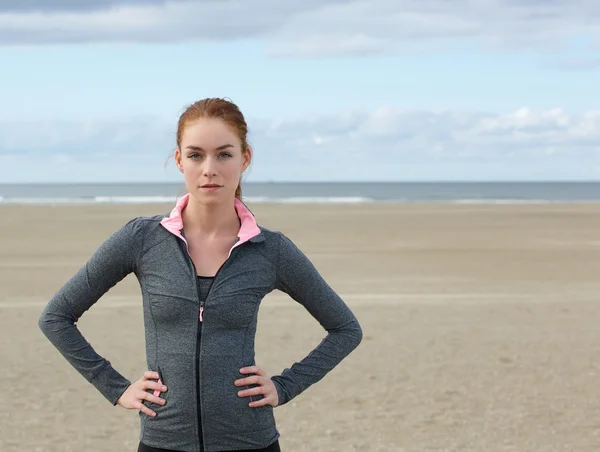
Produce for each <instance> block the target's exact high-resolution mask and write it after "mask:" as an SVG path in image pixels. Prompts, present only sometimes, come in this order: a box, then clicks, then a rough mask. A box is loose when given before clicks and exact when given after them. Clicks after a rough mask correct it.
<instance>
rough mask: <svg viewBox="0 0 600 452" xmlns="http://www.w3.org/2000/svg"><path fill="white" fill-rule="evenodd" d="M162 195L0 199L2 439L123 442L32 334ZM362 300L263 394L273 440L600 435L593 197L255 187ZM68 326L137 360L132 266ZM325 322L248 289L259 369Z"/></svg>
mask: <svg viewBox="0 0 600 452" xmlns="http://www.w3.org/2000/svg"><path fill="white" fill-rule="evenodd" d="M171 207H172V206H171V205H145V206H144V205H142V206H137V205H129V206H85V207H83V206H59V207H50V206H45V207H34V206H0V228H1V231H2V234H1V238H0V358H1V363H2V364H1V366H0V369H1V370H2V380H1V384H2V388H3V397H2V408H0V450H1V451H3V452H9V451H97V452H102V451H134V450H135V449H136V447H137V442H138V434H139V430H138V429H139V421H138V414H137V412H135V411H128V410H124V409H122V408H120V407H113V406H111V405H110V404H109V403H108V402H107V401H106V400H105V399H104V398H103V397H102V396H101V395H100V393H98V392H97V391H96V390H95V388H93V387H92V386H91V385H90V384H88V383H87V382H86V381H85V380H84V379H83V378H82V377H81V376H80V375H79V374H78V373H77V372H76V371H75V370H74V369H73V368H71V367H70V366H69V365H68V363H67V362H66V361H65V360H64V359H63V358H62V356H60V355H59V354H58V352H57V351H56V350H55V349H54V348H53V347H52V346H51V344H50V343H49V342H48V341H47V340H46V339H45V337H44V336H43V335H42V333H41V331H40V330H39V329H38V327H37V319H38V317H39V314H40V313H41V310H42V309H43V306H44V305H45V303H46V302H47V300H48V299H49V298H50V297H51V296H52V295H53V293H54V292H55V291H56V290H58V288H59V287H60V286H61V285H62V284H64V282H65V281H66V280H67V279H68V278H69V277H70V276H71V275H72V274H73V273H74V272H76V271H77V269H78V268H79V267H80V266H81V265H82V264H83V263H84V262H85V260H86V259H87V258H88V257H89V255H90V254H91V253H92V252H93V250H94V249H95V248H96V247H97V246H98V245H99V244H100V243H101V241H102V240H103V239H104V238H106V237H107V236H108V235H109V234H110V233H111V232H112V231H113V230H114V229H116V228H118V227H119V226H120V225H122V224H123V223H124V222H126V221H127V220H129V219H130V218H132V217H134V216H137V215H152V214H156V213H167V212H169V211H170V209H171ZM250 207H251V209H252V210H253V212H254V213H255V214H256V216H257V218H258V220H259V223H260V224H262V225H264V226H266V227H269V228H272V229H279V230H282V231H284V232H285V233H286V234H287V235H288V236H289V237H290V238H292V240H294V241H295V242H296V244H298V246H299V247H300V248H301V249H303V250H304V251H305V253H306V254H307V255H308V256H309V257H310V258H311V259H312V260H313V262H314V263H315V265H316V266H317V268H318V269H319V270H320V271H321V273H322V274H323V276H325V278H326V279H327V280H328V281H329V282H330V284H331V285H332V286H333V287H334V288H335V289H336V290H337V291H338V292H339V293H340V294H341V295H342V297H343V298H344V299H345V300H346V301H347V303H348V305H349V306H350V307H351V308H352V309H353V311H354V312H355V313H356V315H357V317H358V318H359V320H360V322H361V324H362V326H363V329H364V340H363V342H362V344H361V345H360V346H359V348H358V349H357V350H356V351H355V352H353V353H352V354H351V355H350V356H349V357H348V358H347V359H346V360H345V361H343V362H342V364H341V365H340V366H339V367H337V368H336V369H335V370H334V371H332V372H331V373H330V374H329V375H328V376H327V377H326V378H325V379H324V380H322V381H321V382H319V383H318V384H316V385H314V386H313V387H311V388H310V389H308V390H307V391H306V392H304V393H303V394H301V395H300V396H298V397H297V398H296V399H294V400H293V401H292V402H290V403H289V404H287V405H285V406H282V407H278V408H276V410H275V413H276V419H277V423H278V427H279V430H280V432H281V440H280V441H281V445H282V449H283V451H285V452H288V451H344V452H346V451H438V452H441V451H536V452H540V451H578V452H579V451H597V450H599V449H600V299H599V296H600V295H599V294H600V278H599V276H600V205H593V204H589V205H585V204H580V205H563V204H547V205H434V204H429V205H426V204H423V205H393V204H390V205H384V204H381V205H376V204H375V205H352V206H349V205H347V206H344V205H338V206H331V205H329V206H324V205H313V206H290V205H258V204H257V205H253V204H250ZM79 326H80V328H81V330H82V331H83V333H84V335H85V336H86V338H87V339H88V340H89V341H90V342H91V343H92V344H93V345H94V347H95V348H96V350H97V351H98V352H99V353H101V354H102V355H103V356H105V357H106V358H108V359H109V360H110V361H111V362H112V363H113V365H114V366H115V367H116V368H117V369H118V370H119V371H121V372H122V373H123V374H124V375H126V376H127V377H128V378H130V379H137V378H139V376H140V375H141V374H142V372H143V371H144V370H145V355H144V339H143V324H142V315H141V299H140V295H139V287H138V286H137V281H136V280H135V276H133V275H130V276H129V277H127V278H126V279H125V280H124V281H123V282H121V283H120V284H119V285H117V286H116V287H115V288H113V289H112V290H111V291H110V292H109V293H108V294H106V295H105V297H103V298H102V299H101V300H100V301H99V302H98V303H97V304H96V305H95V306H94V307H93V308H92V309H91V310H90V311H89V312H88V313H87V314H86V315H84V317H83V318H82V319H81V321H80V323H79ZM323 335H324V331H323V330H322V329H321V327H320V326H319V324H318V323H317V322H316V321H315V320H314V319H313V318H312V317H311V316H310V315H309V314H308V313H307V312H306V311H305V310H304V309H303V308H302V307H300V306H299V305H298V304H297V303H295V302H294V301H293V300H291V299H290V298H289V297H287V296H286V295H285V294H282V293H279V292H275V293H273V294H271V295H269V296H268V297H267V298H265V300H264V301H263V305H262V307H261V311H260V315H259V330H258V336H257V362H258V363H259V364H260V365H261V366H263V367H264V368H265V370H266V371H267V372H268V373H269V374H275V373H278V372H280V371H281V370H282V369H283V368H284V367H287V366H289V365H291V364H292V363H293V362H294V361H295V360H297V359H300V358H302V357H303V356H304V355H305V354H307V353H308V352H309V351H310V350H311V349H312V347H314V346H315V345H316V344H318V342H319V341H320V340H321V338H322V337H323Z"/></svg>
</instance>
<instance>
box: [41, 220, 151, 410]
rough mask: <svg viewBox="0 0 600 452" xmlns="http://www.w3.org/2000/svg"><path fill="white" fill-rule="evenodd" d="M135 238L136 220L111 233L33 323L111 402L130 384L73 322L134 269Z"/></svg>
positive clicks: (137, 243)
mask: <svg viewBox="0 0 600 452" xmlns="http://www.w3.org/2000/svg"><path fill="white" fill-rule="evenodd" d="M140 236H141V234H140V233H139V228H138V223H137V222H136V219H133V220H131V221H129V222H128V223H127V224H126V225H124V226H123V227H121V228H120V229H118V230H117V231H115V232H114V233H113V234H112V235H111V236H110V237H109V238H108V239H106V240H105V241H104V243H102V244H101V245H100V247H99V248H98V249H97V250H96V251H95V252H94V254H93V255H92V256H91V258H90V259H89V260H88V262H87V263H86V264H85V265H84V266H83V267H82V268H81V269H79V271H78V272H77V273H76V274H75V275H74V276H72V277H71V279H70V280H69V281H67V283H66V284H64V285H63V286H62V287H61V288H60V289H59V291H58V292H57V293H56V294H55V295H54V296H53V297H52V299H51V300H50V301H49V302H48V304H47V305H46V307H45V308H44V310H43V312H42V314H41V316H40V318H39V321H38V325H39V327H40V329H41V330H42V332H43V333H44V334H45V335H46V337H47V338H48V339H49V340H50V342H51V343H52V344H53V345H54V346H55V347H56V348H57V349H58V351H59V352H60V353H61V354H62V355H63V356H64V357H65V358H66V359H67V361H68V362H69V363H70V364H71V365H72V366H73V367H74V368H75V369H77V371H78V372H79V373H80V374H81V375H82V376H83V377H84V378H85V379H86V380H87V381H88V382H90V383H91V384H92V385H94V386H95V387H96V388H97V389H98V390H99V391H100V392H101V393H102V395H103V396H104V397H106V399H108V401H110V402H111V403H112V404H113V405H115V404H116V403H117V401H118V399H119V397H120V396H121V394H123V392H124V391H125V390H126V389H127V388H128V387H129V385H130V384H131V382H130V381H129V380H127V379H126V378H125V377H124V376H123V375H121V374H120V373H119V372H117V371H116V370H115V369H114V368H113V367H112V365H111V364H110V362H109V361H108V360H106V359H104V358H103V357H102V356H100V355H98V354H97V353H96V351H95V350H94V348H93V347H92V346H91V345H90V344H89V343H88V342H87V341H86V340H85V338H84V337H83V335H82V334H81V332H80V331H79V329H78V328H77V326H76V325H75V323H76V322H77V320H78V319H79V318H80V317H81V316H82V315H83V313H84V312H86V311H87V310H88V309H89V308H90V307H91V306H92V305H93V304H94V303H95V302H96V301H98V299H99V298H100V297H101V296H102V295H104V294H105V293H106V292H107V291H108V290H109V289H110V288H111V287H113V286H114V285H115V284H117V283H118V282H119V281H121V280H122V279H123V278H125V276H127V275H128V274H129V273H131V272H133V271H135V270H136V264H137V257H138V255H139V252H140V250H141V248H142V245H141V238H140Z"/></svg>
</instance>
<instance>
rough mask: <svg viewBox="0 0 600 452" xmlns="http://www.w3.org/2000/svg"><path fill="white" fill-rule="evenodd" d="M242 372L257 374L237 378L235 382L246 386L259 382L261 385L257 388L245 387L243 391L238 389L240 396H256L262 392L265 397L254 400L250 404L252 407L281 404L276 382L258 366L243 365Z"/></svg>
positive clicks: (237, 384)
mask: <svg viewBox="0 0 600 452" xmlns="http://www.w3.org/2000/svg"><path fill="white" fill-rule="evenodd" d="M240 372H241V373H243V374H255V375H252V376H250V377H246V378H240V379H239V380H235V382H234V384H235V385H236V386H246V385H252V384H257V385H260V386H258V387H255V388H250V389H244V390H242V391H238V396H240V397H248V396H255V395H258V394H262V395H263V398H262V399H260V400H256V401H252V402H250V403H249V404H248V405H249V406H250V407H252V408H255V407H259V406H264V405H271V406H273V407H276V406H277V405H278V404H279V395H278V394H277V389H276V388H275V384H274V383H273V382H272V381H271V378H269V376H268V375H267V374H266V372H265V371H263V370H262V369H261V368H260V367H258V366H250V367H242V368H241V369H240Z"/></svg>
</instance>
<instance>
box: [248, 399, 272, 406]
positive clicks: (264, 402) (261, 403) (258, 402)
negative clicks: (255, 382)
mask: <svg viewBox="0 0 600 452" xmlns="http://www.w3.org/2000/svg"><path fill="white" fill-rule="evenodd" d="M271 401H272V399H271V397H263V398H262V399H260V400H254V401H253V402H250V403H249V404H248V406H249V407H250V408H256V407H259V406H265V405H270V404H271Z"/></svg>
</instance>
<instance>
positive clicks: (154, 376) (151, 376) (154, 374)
mask: <svg viewBox="0 0 600 452" xmlns="http://www.w3.org/2000/svg"><path fill="white" fill-rule="evenodd" d="M143 378H144V379H150V380H158V379H159V378H160V377H159V376H158V372H153V371H151V370H148V371H146V372H144V376H143Z"/></svg>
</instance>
